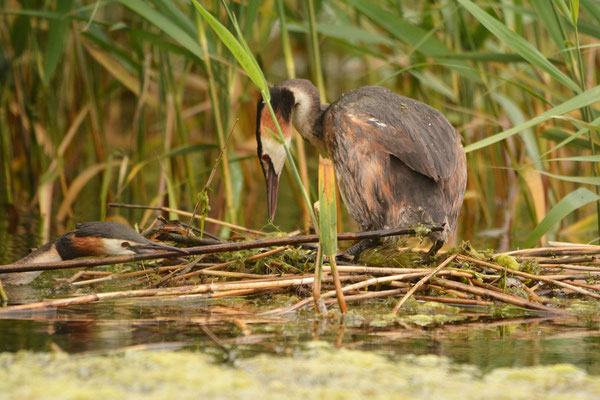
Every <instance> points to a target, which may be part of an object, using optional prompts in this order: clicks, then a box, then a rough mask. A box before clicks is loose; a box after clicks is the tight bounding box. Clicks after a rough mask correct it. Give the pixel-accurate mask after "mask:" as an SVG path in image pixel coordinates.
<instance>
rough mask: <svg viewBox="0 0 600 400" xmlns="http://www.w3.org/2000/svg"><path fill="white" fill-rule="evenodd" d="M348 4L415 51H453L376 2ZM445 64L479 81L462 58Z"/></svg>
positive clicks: (355, 0)
mask: <svg viewBox="0 0 600 400" xmlns="http://www.w3.org/2000/svg"><path fill="white" fill-rule="evenodd" d="M350 4H351V5H352V6H354V7H355V8H356V9H357V10H358V11H359V12H360V13H362V14H364V15H366V16H367V17H369V18H370V19H371V20H372V21H373V22H375V23H376V24H378V25H379V26H381V27H382V28H383V29H385V30H386V31H388V32H389V33H390V34H392V35H393V36H395V37H396V38H398V39H400V40H401V41H402V42H404V43H406V44H408V45H410V46H411V47H413V48H414V50H415V51H418V52H420V53H422V54H424V55H426V56H428V57H432V58H435V59H437V58H438V57H443V56H448V55H451V54H453V53H454V52H453V51H452V50H450V49H448V47H446V46H445V45H444V44H443V43H442V42H441V41H439V40H438V39H437V38H436V37H435V36H434V35H433V34H432V32H431V31H429V32H428V31H426V30H424V29H422V28H421V27H419V26H417V25H414V24H411V23H410V22H408V21H406V20H405V19H402V18H400V17H399V16H398V15H396V14H393V13H390V12H389V11H388V10H386V9H383V8H381V7H380V6H379V5H377V2H373V1H367V0H351V1H350ZM447 65H448V66H449V68H451V69H453V70H455V71H456V72H457V73H458V74H460V75H462V76H464V77H466V78H469V79H471V80H473V81H474V82H480V81H481V78H480V77H479V74H478V73H476V72H475V71H474V70H473V68H472V67H471V66H470V65H469V64H468V63H466V62H465V61H463V60H454V61H451V62H447Z"/></svg>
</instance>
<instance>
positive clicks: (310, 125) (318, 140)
mask: <svg viewBox="0 0 600 400" xmlns="http://www.w3.org/2000/svg"><path fill="white" fill-rule="evenodd" d="M328 106H329V105H328V104H320V99H318V98H317V99H316V101H315V99H314V98H311V100H310V101H307V102H300V103H298V104H297V105H296V107H295V109H294V114H293V122H294V126H295V127H296V129H297V130H298V133H300V135H302V137H303V138H305V139H306V140H308V141H309V142H310V143H311V144H312V145H313V146H315V147H316V148H317V149H319V150H320V151H323V152H327V150H326V148H325V143H324V142H323V115H324V114H325V110H326V109H327V107H328Z"/></svg>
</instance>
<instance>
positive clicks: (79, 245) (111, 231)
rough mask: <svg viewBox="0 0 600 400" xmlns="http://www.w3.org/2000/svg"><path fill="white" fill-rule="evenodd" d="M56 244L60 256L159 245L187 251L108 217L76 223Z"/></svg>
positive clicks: (131, 250)
mask: <svg viewBox="0 0 600 400" xmlns="http://www.w3.org/2000/svg"><path fill="white" fill-rule="evenodd" d="M56 247H57V250H58V252H59V253H60V255H61V257H62V259H63V260H67V259H72V258H77V257H85V256H99V255H108V256H118V255H126V254H136V253H143V252H146V251H147V250H150V249H163V250H171V251H178V252H180V253H184V254H188V252H187V251H186V250H184V249H179V248H177V247H173V246H169V245H166V244H162V243H157V242H152V241H150V240H148V239H146V238H145V237H143V236H142V235H140V234H139V233H137V232H136V231H134V230H133V229H131V228H130V227H128V226H126V225H123V224H119V223H116V222H110V221H98V222H86V223H83V224H78V225H77V227H76V229H75V230H74V231H72V232H69V233H67V234H66V235H64V236H61V237H60V238H59V239H57V241H56Z"/></svg>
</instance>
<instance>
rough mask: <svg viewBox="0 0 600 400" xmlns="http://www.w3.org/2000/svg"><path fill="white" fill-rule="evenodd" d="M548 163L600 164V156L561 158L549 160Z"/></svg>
mask: <svg viewBox="0 0 600 400" xmlns="http://www.w3.org/2000/svg"><path fill="white" fill-rule="evenodd" d="M546 161H575V162H586V161H589V162H600V155H596V156H573V157H559V158H549V159H548V160H546Z"/></svg>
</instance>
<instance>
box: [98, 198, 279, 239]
mask: <svg viewBox="0 0 600 400" xmlns="http://www.w3.org/2000/svg"><path fill="white" fill-rule="evenodd" d="M108 206H109V207H114V208H133V209H141V210H156V211H163V212H169V213H173V214H177V215H181V216H184V217H190V218H191V217H192V216H194V214H192V213H191V212H188V211H183V210H178V209H175V208H170V207H152V206H142V205H137V204H122V203H108ZM194 218H195V219H198V220H200V219H204V221H206V222H210V223H212V224H215V225H220V226H224V227H226V228H230V229H233V230H237V231H240V232H245V233H250V234H252V235H256V236H266V235H267V234H266V233H264V232H261V231H255V230H253V229H248V228H245V227H243V226H239V225H234V224H230V223H229V222H225V221H221V220H218V219H214V218H210V217H204V218H203V217H202V216H201V215H195V216H194Z"/></svg>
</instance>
